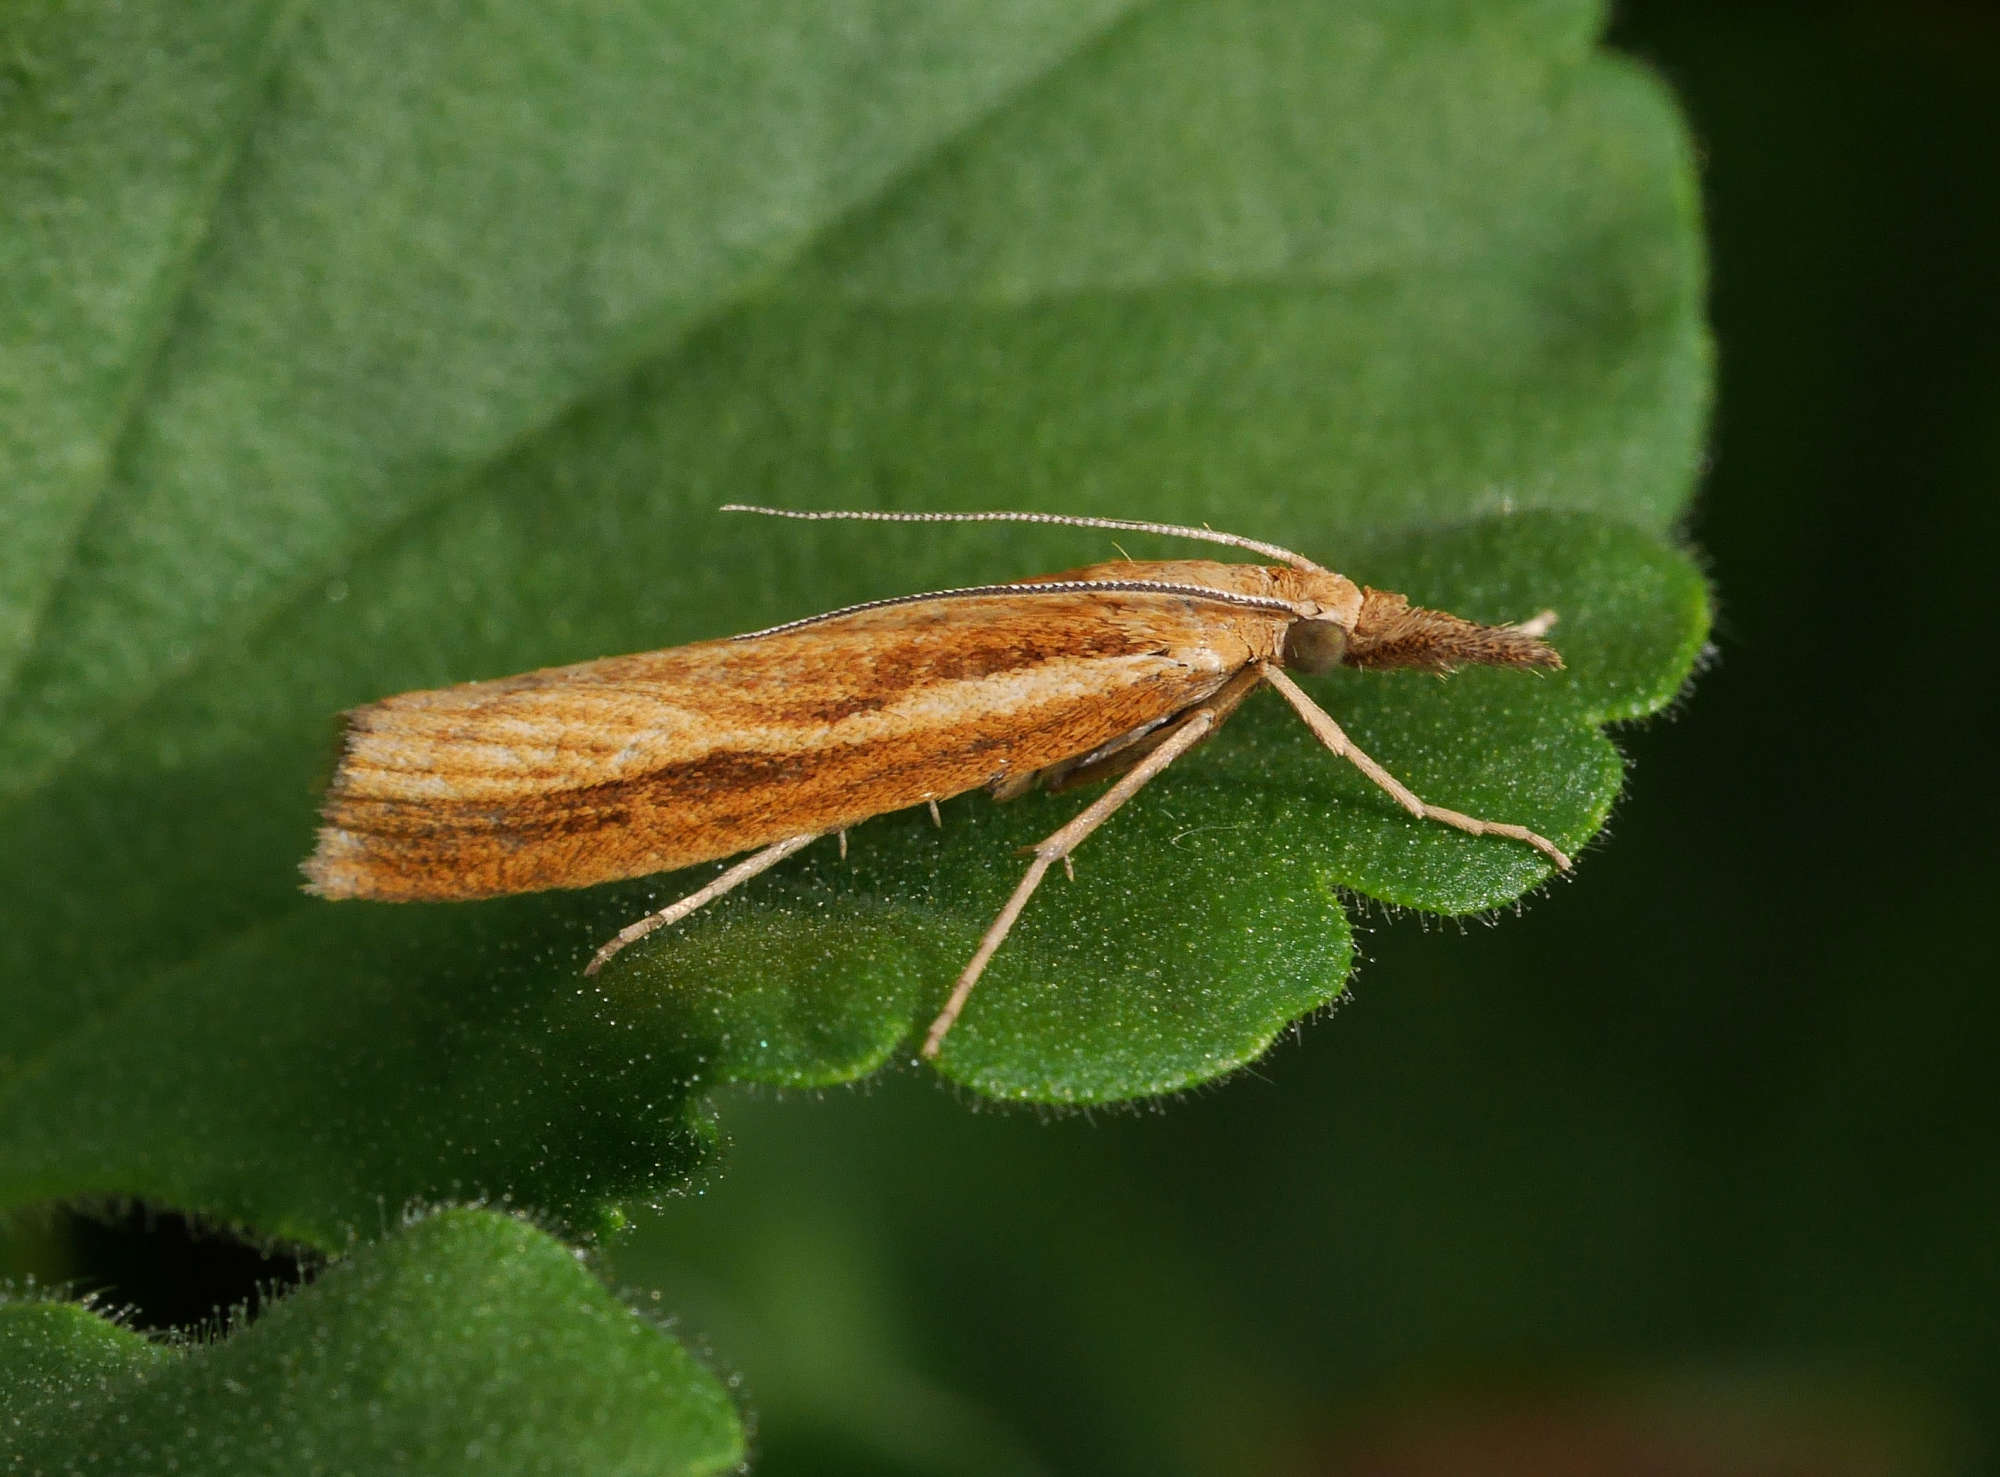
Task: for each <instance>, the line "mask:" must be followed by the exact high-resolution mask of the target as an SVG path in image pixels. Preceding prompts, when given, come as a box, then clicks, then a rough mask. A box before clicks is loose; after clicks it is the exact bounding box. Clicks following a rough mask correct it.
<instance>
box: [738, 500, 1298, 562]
mask: <svg viewBox="0 0 2000 1477" xmlns="http://www.w3.org/2000/svg"><path fill="white" fill-rule="evenodd" d="M720 511H722V512H724V513H762V514H764V515H765V516H766V517H769V518H799V519H803V520H805V521H807V522H817V521H819V520H821V519H826V518H845V519H849V520H852V521H856V522H864V523H1059V524H1063V525H1065V526H1067V527H1070V528H1114V529H1117V530H1118V531H1120V532H1121V533H1159V534H1165V535H1166V536H1167V537H1169V538H1191V539H1200V540H1201V541H1202V542H1203V543H1209V544H1227V545H1229V546H1230V547H1231V548H1234V549H1248V550H1249V551H1250V552H1251V553H1253V554H1263V555H1265V556H1267V557H1269V558H1272V559H1282V560H1283V561H1284V562H1285V563H1287V564H1289V565H1291V566H1292V567H1293V568H1294V569H1303V570H1306V571H1307V572H1308V573H1312V574H1326V573H1329V572H1330V571H1328V570H1327V569H1326V568H1325V567H1324V566H1322V565H1318V564H1315V563H1313V561H1312V560H1310V559H1308V558H1306V556H1305V555H1303V554H1295V553H1293V552H1292V551H1291V550H1290V549H1286V548H1281V547H1280V546H1278V545H1277V544H1267V543H1265V542H1264V541H1263V540H1262V539H1254V538H1245V537H1244V536H1243V535H1242V534H1240V533H1221V532H1218V531H1217V530H1215V529H1213V528H1191V527H1189V526H1188V525H1187V524H1184V523H1147V522H1143V521H1141V520H1139V519H1134V518H1088V517H1083V516H1080V515H1077V514H1073V513H885V512H880V511H877V510H873V509H863V510H839V509H831V508H828V509H819V508H763V507H758V506H755V505H754V504H751V503H724V504H723V505H722V507H721V509H720Z"/></svg>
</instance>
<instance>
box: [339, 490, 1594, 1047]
mask: <svg viewBox="0 0 2000 1477" xmlns="http://www.w3.org/2000/svg"><path fill="white" fill-rule="evenodd" d="M745 511H759V512H777V513H780V514H781V515H782V516H788V517H814V518H820V517H827V518H832V517H842V518H845V517H857V518H868V519H876V520H881V521H913V522H942V521H1022V522H1042V523H1068V524H1075V525H1078V526H1083V527H1103V528H1117V529H1132V530H1136V531H1140V532H1151V533H1165V534H1171V535H1176V536H1182V537H1188V538H1194V539H1201V540H1206V541H1208V542H1212V543H1223V544H1230V545H1233V546H1235V547H1238V548H1244V549H1248V550H1250V551H1252V552H1254V553H1260V554H1264V555H1267V556H1271V557H1275V558H1279V559H1281V560H1282V561H1283V562H1282V563H1281V564H1277V565H1258V564H1239V563H1227V562H1222V561H1217V560H1210V559H1187V560H1172V561H1153V562H1139V561H1133V560H1123V561H1119V562H1115V563H1107V564H1096V565H1091V566H1087V567H1085V568H1083V569H1076V570H1070V571H1067V572H1064V573H1061V574H1053V575H1042V576H1036V577H1034V578H1032V579H1027V580H1021V581H1017V582H1013V583H1009V584H1004V585H985V586H972V587H967V588H965V589H959V590H946V591H936V592H932V593H928V594H922V595H912V596H896V597H891V598H890V599H887V600H882V601H875V602H871V603H869V604H867V605H862V606H854V607H850V608H848V609H845V610H839V611H833V612H829V613H828V614H826V615H823V616H813V617H808V618H806V619H804V620H800V621H794V622H789V623H787V624H785V625H782V626H775V627H771V628H769V629H767V630H764V631H758V632H752V633H750V634H749V635H747V636H742V637H732V638H728V639H724V640H718V641H701V642H696V643H694V644H692V645H689V646H680V647H673V648H669V649H667V650H664V651H654V652H643V653H638V654H635V655H631V656H621V657H609V658H605V659H602V660H599V661H591V662H583V663H580V664H578V665H575V666H567V667H553V668H547V669H544V670H542V671H537V672H529V673H526V674H524V675H522V676H518V677H507V678H502V679H499V680H496V681H487V682H472V683H465V684H462V685H460V686H456V687H448V688H441V689H436V690H431V691H422V692H409V693H403V694H400V695H398V696H396V697H391V698H385V699H383V700H382V701H380V702H376V703H371V704H368V705H367V706H365V707H362V708H358V709H355V710H354V711H353V712H352V713H350V714H349V715H347V725H346V731H345V738H344V742H343V747H342V752H341V757H340V761H339V765H338V768H337V769H336V772H335V774H334V777H333V780H332V783H331V784H330V785H329V787H328V792H327V796H326V801H325V804H324V807H323V812H322V813H323V819H324V821H325V824H324V825H323V826H322V827H321V829H320V832H319V838H318V844H317V846H316V847H315V849H314V851H313V853H312V855H311V856H309V857H308V858H307V859H306V861H305V863H304V865H303V870H304V872H305V875H306V879H307V880H306V889H307V891H309V892H313V893H316V894H318V895H320V896H322V897H327V898H334V899H339V898H373V899H377V900H382V901H391V902H403V901H420V900H421V901H450V900H459V899H473V898H485V897H496V896H502V895H506V894H511V893H523V892H536V891H542V890H545V889H549V888H567V887H587V886H591V885H594V884H596V883H600V882H608V881H613V880H617V879H621V878H629V877H638V876H646V875H650V874H652V873H656V872H664V871H673V870H677V869H679V868H682V867H688V866H693V865H695V864H697V863H700V862H704V861H713V860H717V859H720V858H724V857H730V856H735V855H738V854H741V853H746V852H748V853H752V855H750V856H749V857H747V858H746V859H745V860H744V861H742V862H739V863H738V864H737V865H735V866H733V867H731V868H729V869H728V870H727V871H725V872H724V873H723V874H721V875H720V876H719V877H717V878H716V879H715V880H714V881H712V882H711V883H710V884H709V885H707V886H706V887H703V888H701V889H699V890H698V891H696V892H694V893H692V894H690V895H689V896H688V897H685V898H683V899H682V900H681V901H680V902H678V903H676V904H674V905H672V906H671V907H668V908H664V909H661V910H660V911H659V912H657V913H654V914H650V915H648V916H647V917H645V918H642V919H640V920H638V921H637V922H635V923H633V924H632V925H631V926H630V927H628V928H626V929H624V930H623V931H621V932H620V933H619V934H618V935H617V936H616V937H615V938H613V939H611V940H610V941H608V942H607V943H606V944H605V945H604V947H603V948H601V949H599V950H598V951H597V953H596V955H595V956H594V957H593V958H592V959H591V961H590V963H589V964H588V966H587V970H588V971H589V972H591V973H594V972H596V970H597V969H598V968H600V967H601V966H602V965H603V964H604V963H605V961H606V960H608V959H610V958H611V957H613V956H614V955H615V954H617V953H618V952H619V951H620V950H621V949H623V948H625V947H626V946H627V945H629V944H631V943H633V942H636V941H637V940H638V939H640V938H642V937H644V936H645V935H646V934H648V933H650V932H652V931H653V930H655V929H657V928H659V927H662V926H665V925H667V924H670V923H672V922H675V921H678V920H679V919H681V918H684V917H686V916H687V915H688V914H689V913H691V912H693V911H695V910H696V909H698V908H700V907H701V906H703V905H705V904H706V903H707V902H709V901H712V900H713V899H714V898H716V897H719V896H721V895H722V894H724V893H726V892H728V891H729V890H730V889H732V888H734V887H736V886H738V885H740V884H741V883H742V882H745V881H747V880H749V878H751V877H753V876H755V875H756V874H757V873H759V872H761V871H763V870H765V869H767V868H768V867H770V866H773V865H775V864H777V863H778V862H780V861H782V860H783V859H784V858H786V857H788V856H790V855H791V854H792V853H793V852H795V851H797V850H799V849H800V848H801V847H803V846H805V845H807V844H809V843H810V842H811V841H813V840H815V839H816V838H818V837H821V836H825V835H828V834H834V833H837V834H839V835H840V836H841V838H842V845H843V847H844V846H845V836H846V831H847V830H848V829H849V828H851V827H853V826H856V825H859V824H860V823H861V822H862V821H864V820H867V819H869V818H871V817H873V816H877V815H882V814H885V813H887V812H889V811H893V810H900V809H903V808H905V807H908V806H913V805H929V806H931V807H932V811H933V814H934V815H935V811H936V803H937V802H938V801H939V800H941V799H947V798H950V797H951V796H954V795H959V794H962V793H965V792H966V791H969V790H974V789H980V788H985V789H987V790H989V791H990V792H992V793H993V794H994V795H995V797H996V798H1001V799H1005V798H1009V797H1011V796H1013V795H1017V794H1020V793H1022V792H1023V791H1025V790H1027V789H1030V788H1034V787H1036V786H1045V787H1048V788H1064V787H1067V786H1069V785H1075V784H1086V783H1091V782H1093V781H1104V780H1109V781H1111V784H1110V788H1108V789H1107V790H1106V791H1105V792H1104V793H1103V794H1102V795H1100V796H1099V797H1098V798H1097V799H1096V800H1094V801H1092V802H1091V803H1090V804H1089V805H1087V806H1086V807H1085V808H1084V809H1083V810H1082V811H1081V812H1080V813H1079V814H1078V815H1077V817H1076V818H1075V819H1074V820H1072V821H1071V822H1070V823H1069V824H1067V825H1065V826H1063V827H1062V828H1061V829H1059V830H1058V831H1056V832H1055V833H1054V834H1053V835H1051V836H1049V837H1048V838H1047V839H1046V840H1044V841H1043V842H1042V843H1041V844H1040V845H1038V846H1036V847H1034V848H1033V852H1034V858H1033V860H1032V861H1031V863H1030V864H1029V867H1028V870H1027V873H1026V875H1025V876H1024V877H1023V878H1022V880H1021V883H1020V885H1019V886H1018V887H1017V888H1016V890H1015V892H1014V894H1013V896H1012V897H1011V898H1010V899H1009V900H1008V902H1007V903H1006V905H1005V906H1004V907H1003V908H1002V909H1001V911H1000V913H999V914H998V915H997V916H996V917H995V918H994V920H993V923H992V925H991V926H990V927H989V928H988V930H987V933H986V935H985V937H984V938H983V939H982V940H981V943H980V946H979V948H978V950H977V951H976V952H975V954H974V955H973V958H972V960H971V961H970V962H969V963H968V964H967V966H966V968H965V970H964V971H963V972H962V973H961V975H960V976H959V978H958V980H957V982H956V983H955V984H954V986H953V989H952V991H951V994H950V997H949V999H948V1001H947V1003H946V1005H945V1007H944V1009H943V1010H942V1011H941V1012H940V1013H939V1015H938V1017H937V1019H936V1020H935V1021H934V1022H933V1023H932V1025H931V1027H930V1030H929V1032H928V1033H927V1035H926V1037H925V1040H924V1044H923V1053H924V1055H926V1056H935V1055H937V1053H938V1051H939V1049H940V1047H941V1045H942V1043H943V1040H944V1038H945V1036H946V1034H947V1033H948V1032H949V1030H950V1028H951V1026H952V1023H953V1022H954V1021H955V1020H956V1019H957V1018H958V1014H959V1012H960V1010H961V1009H962V1008H963V1006H964V1004H965V1002H966V999H967V998H968V996H969V995H970V994H971V991H972V989H973V986H974V985H975V984H976V983H977V982H978V979H979V977H980V974H981V972H982V971H983V970H984V969H985V967H986V964H987V961H988V960H990V959H991V958H992V957H993V955H994V953H995V952H996V951H997V950H998V949H999V947H1000V945H1001V944H1002V942H1004V940H1005V938H1006V936H1007V932H1008V930H1009V929H1010V928H1011V927H1012V926H1013V923H1014V920H1015V919H1016V918H1017V917H1019V915H1020V913H1021V911H1022V909H1023V908H1024V907H1025V906H1026V905H1027V902H1028V899H1029V898H1030V896H1031V895H1032V894H1033V893H1034V891H1035V888H1036V887H1037V886H1038V885H1039V883H1040V881H1041V878H1042V876H1043V875H1044V874H1045V873H1046V871H1047V870H1048V868H1049V867H1050V866H1052V865H1053V864H1054V863H1055V862H1057V861H1061V862H1062V863H1063V865H1064V866H1065V868H1068V867H1069V866H1070V865H1071V863H1070V854H1071V852H1072V851H1073V850H1074V849H1075V848H1076V846H1077V845H1079V844H1080V843H1081V842H1082V841H1083V839H1084V838H1085V837H1087V836H1088V835H1089V834H1090V833H1091V832H1092V831H1094V830H1095V829H1096V828H1097V827H1098V826H1099V825H1101V824H1103V822H1104V821H1105V820H1107V819H1109V817H1110V816H1111V815H1112V814H1113V813H1114V812H1115V811H1116V810H1117V809H1118V808H1119V807H1120V806H1122V805H1123V804H1125V802H1126V801H1128V800H1129V799H1131V798H1132V796H1133V795H1135V794H1136V793H1137V792H1138V791H1139V790H1140V789H1141V788H1142V787H1143V786H1144V785H1145V784H1146V783H1147V782H1148V781H1149V780H1151V779H1152V778H1153V777H1154V776H1155V775H1157V774H1159V773H1160V772H1161V771H1162V770H1164V769H1165V768H1166V767H1167V766H1168V765H1170V764H1171V763H1172V762H1173V761H1174V760H1175V759H1176V758H1178V757H1179V756H1180V755H1181V754H1183V753H1185V752H1186V751H1187V750H1188V749H1190V748H1192V747H1194V746H1195V745H1196V744H1198V743H1200V742H1202V741H1203V740H1204V739H1205V738H1207V737H1208V736H1209V735H1210V734H1212V733H1213V732H1214V731H1215V729H1216V728H1217V727H1218V726H1219V725H1220V724H1221V723H1222V722H1223V721H1224V720H1225V719H1226V718H1227V717H1228V716H1229V714H1230V713H1232V712H1233V711H1234V710H1235V708H1236V707H1237V705H1238V704H1240V703H1241V702H1242V701H1243V700H1244V698H1246V697H1247V696H1248V695H1249V694H1250V693H1251V692H1252V691H1253V690H1255V689H1256V688H1257V687H1258V686H1261V685H1266V684H1268V685H1272V686H1275V687H1277V688H1278V689H1279V691H1280V693H1281V694H1282V695H1283V696H1284V697H1285V699H1286V700H1287V701H1288V702H1290V703H1291V704H1292V706H1293V707H1294V708H1295V709H1296V710H1297V711H1298V712H1299V714H1300V715H1301V716H1302V717H1303V718H1304V719H1305V721H1306V723H1307V724H1308V726H1309V727H1310V728H1311V730H1312V732H1313V733H1314V734H1315V735H1316V736H1317V737H1318V738H1319V739H1320V741H1321V742H1322V743H1324V744H1325V745H1326V746H1327V747H1328V748H1330V749H1332V750H1333V752H1334V753H1336V754H1338V755H1340V756H1342V757H1344V758H1346V759H1348V760H1349V761H1350V762H1352V763H1354V764H1355V765H1356V766H1357V767H1358V768H1360V769H1361V771H1362V772H1363V773H1364V774H1366V775H1367V776H1368V777H1369V778H1370V779H1372V780H1373V781H1374V782H1375V783H1376V784H1377V785H1379V786H1381V787H1382V789H1383V790H1384V791H1385V792H1387V793H1388V794H1389V795H1390V796H1391V797H1392V798H1393V799H1394V800H1395V801H1396V802H1397V803H1398V804H1400V805H1402V806H1403V807H1404V808H1405V809H1407V810H1409V811H1410V812H1411V813H1412V814H1413V815H1415V816H1418V817H1421V818H1423V819H1427V820H1432V821H1437V822H1440V823H1442V824H1445V825H1450V826H1454V827H1456V828H1458V829H1459V830H1462V831H1467V832H1470V833H1473V834H1478V835H1489V834H1490V835H1499V836H1504V837H1507V838H1510V839H1513V840H1517V841H1520V842H1524V843H1526V844H1528V845H1531V846H1533V847H1535V848H1536V849H1537V850H1539V851H1541V852H1542V853H1543V854H1544V855H1546V856H1548V857H1549V858H1550V860H1551V861H1553V862H1554V863H1555V864H1556V865H1557V866H1559V867H1564V868H1566V867H1568V866H1569V858H1568V857H1567V856H1566V855H1564V854H1563V852H1562V851H1561V850H1559V849H1558V848H1557V847H1555V845H1554V844H1553V843H1551V842H1549V841H1547V840H1546V839H1545V838H1543V837H1541V836H1539V835H1537V834H1535V833H1534V832H1532V831H1530V830H1528V829H1527V828H1525V827H1523V826H1518V825H1512V824H1507V823H1501V822H1492V821H1485V820H1480V819H1477V818H1475V817H1471V816H1466V815H1462V814H1460V813H1459V812H1457V811H1452V810H1446V809H1443V808H1441V807H1437V806H1433V805H1429V804H1428V803H1426V802H1425V801H1423V800H1421V799H1419V798H1418V797H1417V796H1415V795H1414V794H1412V793H1411V792H1410V791H1409V790H1408V789H1407V787H1405V786H1403V785H1401V784H1400V783H1398V782H1397V781H1396V780H1395V779H1394V778H1393V777H1392V776H1391V775H1389V773H1388V772H1387V771H1386V770H1385V769H1383V768H1382V766H1381V765H1379V764H1377V763H1376V762H1375V761H1374V760H1372V759H1370V758H1369V757H1368V756H1367V755H1365V754H1363V753H1361V752H1360V751H1359V750H1358V749H1356V748H1355V747H1354V745H1353V744H1352V742H1351V741H1350V740H1348V738H1347V736H1346V734H1345V733H1344V732H1342V731H1341V729H1340V727H1339V725H1338V724H1337V723H1335V722H1334V720H1333V719H1332V718H1331V717H1330V716H1329V715H1327V714H1326V713H1325V712H1324V711H1323V710H1322V709H1320V708H1319V707H1318V705H1317V704H1315V703H1313V701H1312V700H1311V698H1310V697H1309V696H1307V695H1306V694H1305V692H1304V691H1303V690H1302V689H1300V688H1299V687H1298V684H1297V683H1295V682H1293V681H1292V680H1291V678H1290V677H1289V676H1288V675H1287V673H1286V669H1287V668H1291V669H1295V670H1302V671H1307V672H1318V671H1326V670H1330V669H1331V668H1333V667H1335V666H1341V665H1345V666H1367V667H1393V666H1413V667H1420V668H1427V669H1430V670H1437V671H1447V670H1450V669H1451V668H1452V667H1453V666H1456V665H1460V664H1465V663H1480V664H1487V665H1502V666H1552V665H1560V660H1559V659H1558V658H1557V657H1556V655H1555V653H1554V651H1553V650H1551V649H1550V648H1549V647H1548V646H1547V645H1546V644H1544V643H1543V642H1542V641H1541V640H1540V639H1539V637H1540V635H1541V632H1542V630H1545V629H1546V626H1545V625H1543V626H1541V627H1539V628H1535V627H1533V626H1532V625H1531V626H1515V627H1508V626H1481V625H1478V624H1477V623H1475V622H1471V621H1465V620H1462V619H1460V618H1459V617H1457V616H1451V615H1446V614H1443V613H1441V612H1436V611H1426V610H1423V609H1421V608H1420V607H1416V606H1412V605H1410V603H1409V602H1408V601H1407V600H1406V599H1404V597H1402V596H1400V595H1395V594H1392V593H1386V592H1382V591H1376V590H1368V589H1365V588H1363V587H1361V586H1358V585H1356V584H1354V583H1353V582H1352V581H1350V580H1348V579H1347V578H1346V577H1345V576H1343V575H1339V574H1335V573H1333V572H1332V571H1331V570H1327V569H1324V568H1322V567H1321V566H1319V565H1316V564H1314V563H1313V562H1312V561H1311V560H1308V559H1306V558H1304V557H1303V556H1301V555H1297V554H1293V553H1291V552H1290V551H1289V550H1285V549H1281V548H1279V547H1278V546H1276V545H1271V544H1263V543H1260V542H1258V541H1256V540H1253V539H1246V538H1243V537H1241V536H1239V535H1233V534H1221V533H1216V532H1214V531H1212V530H1206V529H1195V528H1186V527H1180V526H1176V525H1168V524H1152V523H1141V522H1134V521H1129V520H1119V519H1098V518H1069V517H1065V516H1062V515H1055V514H1019V513H990V514H963V515H960V514H873V513H855V514H849V513H800V512H790V511H786V510H775V509H749V510H745ZM1545 614H1546V613H1545ZM1550 618H1551V619H1552V617H1550ZM1539 619H1540V618H1538V620H1539Z"/></svg>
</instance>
